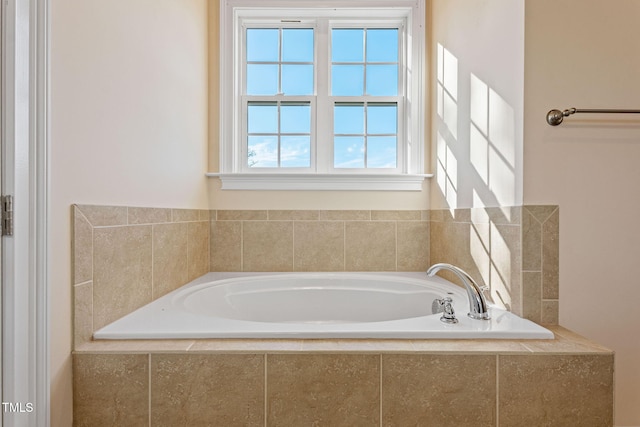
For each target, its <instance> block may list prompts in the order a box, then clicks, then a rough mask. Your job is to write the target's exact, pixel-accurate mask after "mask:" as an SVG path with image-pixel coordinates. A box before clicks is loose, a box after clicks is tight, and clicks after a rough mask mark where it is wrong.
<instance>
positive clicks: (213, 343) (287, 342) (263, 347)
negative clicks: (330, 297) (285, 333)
mask: <svg viewBox="0 0 640 427" xmlns="http://www.w3.org/2000/svg"><path fill="white" fill-rule="evenodd" d="M303 342H304V340H293V339H253V338H252V339H210V340H208V339H200V340H197V341H196V342H195V343H194V345H193V346H192V347H191V348H189V352H192V353H196V352H221V353H223V352H241V353H247V352H252V353H261V352H268V353H281V352H299V351H300V350H301V349H302V343H303Z"/></svg>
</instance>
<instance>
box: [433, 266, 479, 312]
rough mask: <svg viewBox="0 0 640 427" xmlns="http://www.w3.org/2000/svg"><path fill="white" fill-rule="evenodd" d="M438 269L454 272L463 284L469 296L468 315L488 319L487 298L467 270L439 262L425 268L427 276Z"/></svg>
mask: <svg viewBox="0 0 640 427" xmlns="http://www.w3.org/2000/svg"><path fill="white" fill-rule="evenodd" d="M440 270H447V271H450V272H452V273H453V274H455V275H456V276H457V277H458V278H459V279H460V281H461V282H462V284H463V285H464V287H465V289H466V291H467V296H468V297H469V314H468V315H469V317H471V318H472V319H480V320H489V319H490V318H491V317H490V316H489V311H488V308H487V300H486V299H485V297H484V295H483V294H482V289H481V288H480V286H478V284H477V283H476V281H475V280H473V278H472V277H471V276H469V274H467V272H465V271H464V270H462V269H461V268H459V267H456V266H455V265H451V264H445V263H439V264H434V265H432V266H431V267H429V269H428V270H427V275H428V276H429V277H431V276H434V275H435V274H436V273H437V272H438V271H440Z"/></svg>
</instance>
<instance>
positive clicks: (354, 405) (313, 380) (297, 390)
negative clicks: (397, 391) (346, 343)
mask: <svg viewBox="0 0 640 427" xmlns="http://www.w3.org/2000/svg"><path fill="white" fill-rule="evenodd" d="M379 369H380V356H379V355H366V354H291V355H285V354H279V355H273V354H269V355H268V356H267V384H268V387H267V425H272V426H302V425H312V426H316V425H317V426H374V425H379V423H380V406H379V405H380V370H379Z"/></svg>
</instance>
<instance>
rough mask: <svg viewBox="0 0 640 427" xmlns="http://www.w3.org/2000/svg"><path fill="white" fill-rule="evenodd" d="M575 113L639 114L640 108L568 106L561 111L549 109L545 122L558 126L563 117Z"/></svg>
mask: <svg viewBox="0 0 640 427" xmlns="http://www.w3.org/2000/svg"><path fill="white" fill-rule="evenodd" d="M576 113H597V114H610V113H613V114H640V110H620V109H604V110H603V109H583V108H580V109H578V108H569V109H566V110H563V111H560V110H551V111H549V112H548V113H547V123H549V124H550V125H551V126H558V125H559V124H560V123H562V121H563V120H564V118H565V117H569V116H570V115H572V114H576Z"/></svg>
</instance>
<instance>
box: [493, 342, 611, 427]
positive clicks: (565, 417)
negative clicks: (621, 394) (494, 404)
mask: <svg viewBox="0 0 640 427" xmlns="http://www.w3.org/2000/svg"><path fill="white" fill-rule="evenodd" d="M499 366H500V367H499V411H500V414H499V417H500V424H501V425H519V426H520V425H521V426H584V427H589V426H593V427H606V426H611V425H613V356H612V355H533V356H518V355H513V356H499Z"/></svg>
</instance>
